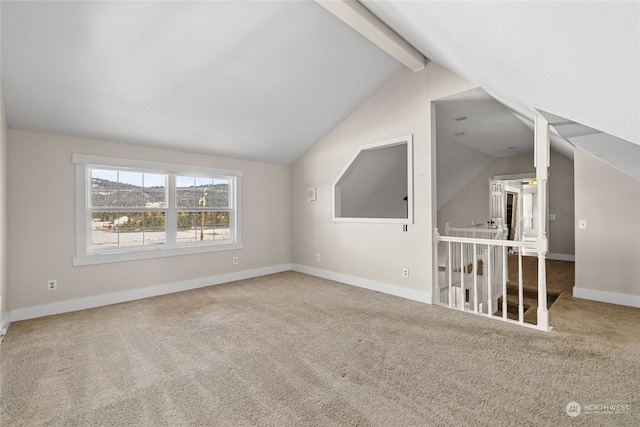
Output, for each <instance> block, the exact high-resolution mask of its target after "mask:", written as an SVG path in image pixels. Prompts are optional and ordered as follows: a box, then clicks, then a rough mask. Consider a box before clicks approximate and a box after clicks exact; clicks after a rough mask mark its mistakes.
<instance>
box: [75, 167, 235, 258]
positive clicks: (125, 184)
mask: <svg viewBox="0 0 640 427" xmlns="http://www.w3.org/2000/svg"><path fill="white" fill-rule="evenodd" d="M73 162H74V163H75V164H76V222H77V224H76V234H77V236H76V256H75V257H74V260H73V264H74V265H87V264H98V263H105V262H118V261H129V260H135V259H145V258H155V257H162V256H172V255H185V254H192V253H202V252H211V251H220V250H231V249H240V248H241V247H242V241H241V238H240V237H241V233H240V215H239V207H240V203H239V201H240V181H241V177H242V172H241V171H237V170H228V169H216V168H206V167H194V166H187V165H176V164H169V163H158V162H148V161H136V160H127V159H118V158H113V157H101V156H89V155H82V154H74V156H73Z"/></svg>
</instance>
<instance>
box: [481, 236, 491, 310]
mask: <svg viewBox="0 0 640 427" xmlns="http://www.w3.org/2000/svg"><path fill="white" fill-rule="evenodd" d="M485 265H486V267H487V271H486V272H485V271H483V272H482V273H483V274H484V273H486V274H487V275H486V277H487V292H488V295H487V296H488V300H487V315H488V316H489V317H491V316H493V289H491V288H492V287H493V284H492V283H491V273H492V272H491V246H490V245H487V262H486V263H485ZM482 267H483V269H484V265H483V266H482Z"/></svg>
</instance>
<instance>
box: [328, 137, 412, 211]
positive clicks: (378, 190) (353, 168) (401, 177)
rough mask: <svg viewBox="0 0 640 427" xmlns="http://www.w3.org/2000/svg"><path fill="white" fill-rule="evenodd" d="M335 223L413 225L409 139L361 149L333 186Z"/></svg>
mask: <svg viewBox="0 0 640 427" xmlns="http://www.w3.org/2000/svg"><path fill="white" fill-rule="evenodd" d="M333 220H334V221H337V222H340V221H342V222H376V223H397V224H411V223H413V136H412V135H407V136H402V137H399V138H394V139H390V140H387V141H382V142H377V143H374V144H368V145H363V146H361V147H360V148H359V149H358V151H357V152H356V154H355V155H354V156H353V157H352V158H351V160H350V162H349V163H348V164H347V165H346V167H345V168H344V169H343V170H342V172H341V173H340V175H339V176H338V178H337V179H336V180H335V182H334V184H333Z"/></svg>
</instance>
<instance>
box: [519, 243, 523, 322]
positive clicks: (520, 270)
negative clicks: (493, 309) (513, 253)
mask: <svg viewBox="0 0 640 427" xmlns="http://www.w3.org/2000/svg"><path fill="white" fill-rule="evenodd" d="M523 292H524V284H523V283H522V248H520V250H519V251H518V321H519V322H520V324H523V323H524V304H523V301H524V296H523Z"/></svg>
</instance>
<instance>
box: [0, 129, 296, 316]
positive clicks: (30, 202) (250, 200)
mask: <svg viewBox="0 0 640 427" xmlns="http://www.w3.org/2000/svg"><path fill="white" fill-rule="evenodd" d="M73 153H83V154H94V155H102V156H111V157H122V158H129V159H143V160H149V161H157V162H170V163H180V164H186V165H194V166H209V167H218V168H228V169H239V170H242V171H243V173H244V177H243V179H242V231H243V243H244V249H240V250H234V251H223V252H214V253H204V254H197V255H184V256H173V257H165V258H155V259H148V260H138V261H131V262H120V263H112V264H100V265H90V266H84V267H72V264H71V261H72V258H73V256H74V253H75V227H76V226H75V200H76V199H75V167H74V165H73V163H71V156H72V154H73ZM9 157H10V158H11V162H10V163H9V177H10V180H11V185H10V186H9V192H8V197H9V203H8V205H9V209H8V217H9V222H10V224H11V228H10V229H9V233H8V239H9V245H10V246H9V247H11V252H10V253H9V265H10V266H11V269H10V271H9V293H10V295H11V299H10V301H9V304H10V305H9V308H10V309H12V310H13V309H18V308H25V307H32V306H37V305H42V304H48V303H54V302H60V301H66V300H71V299H76V298H83V297H92V296H97V295H103V294H108V293H112V292H120V291H128V290H133V289H140V288H146V287H151V286H156V285H164V284H170V283H176V282H182V281H186V280H191V279H199V278H205V277H210V276H216V275H221V274H226V273H233V272H239V271H242V270H250V269H255V268H261V267H269V266H274V265H281V264H287V263H289V262H290V259H291V253H290V243H289V242H290V225H289V224H290V214H291V210H290V205H289V203H290V200H291V198H290V194H289V191H290V188H291V187H290V181H289V179H290V168H289V167H288V166H281V165H273V164H267V163H258V162H252V161H246V160H235V159H228V158H221V157H213V156H208V155H199V154H193V153H185V152H178V151H169V150H163V149H154V148H148V147H142V146H135V145H128V144H120V143H115V142H108V141H98V140H88V139H83V138H72V137H67V136H62V135H53V134H45V133H35V132H27V131H20V130H14V129H10V130H9ZM36 196H37V197H36ZM234 256H238V257H239V258H240V263H239V264H238V265H233V263H232V258H233V257H234ZM47 279H57V280H58V290H57V291H55V292H49V291H47V289H46V281H47Z"/></svg>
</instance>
